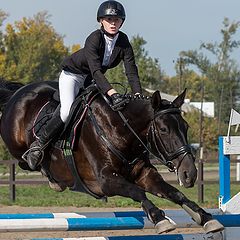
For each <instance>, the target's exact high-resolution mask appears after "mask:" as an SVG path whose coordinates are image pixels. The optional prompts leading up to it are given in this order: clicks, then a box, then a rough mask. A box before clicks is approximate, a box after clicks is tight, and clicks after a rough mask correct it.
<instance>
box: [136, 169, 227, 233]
mask: <svg viewBox="0 0 240 240" xmlns="http://www.w3.org/2000/svg"><path fill="white" fill-rule="evenodd" d="M136 183H137V184H138V185H139V186H141V187H142V188H143V189H144V190H145V191H147V192H150V193H152V194H154V195H156V196H158V197H162V198H165V199H168V200H170V201H171V202H174V203H176V204H178V205H180V206H181V207H182V208H183V209H184V210H185V211H186V212H187V213H188V214H189V215H190V216H191V217H192V218H193V220H194V221H195V222H196V223H198V224H199V225H201V226H203V228H204V230H205V231H206V232H217V231H222V230H223V229H224V227H223V225H222V224H220V223H219V222H218V221H217V220H214V219H213V217H212V215H211V214H210V213H207V212H206V211H204V210H203V209H202V208H201V207H199V206H198V205H197V204H196V203H195V202H193V201H191V200H189V199H188V198H187V197H186V196H185V195H184V194H183V193H182V192H180V191H179V190H178V189H176V188H175V187H173V186H171V185H170V184H168V183H167V182H165V181H164V180H163V178H162V176H161V175H160V174H159V173H158V172H157V170H156V169H155V168H153V167H152V168H151V167H148V168H145V169H143V170H142V172H141V175H140V176H139V177H138V179H137V180H136Z"/></svg>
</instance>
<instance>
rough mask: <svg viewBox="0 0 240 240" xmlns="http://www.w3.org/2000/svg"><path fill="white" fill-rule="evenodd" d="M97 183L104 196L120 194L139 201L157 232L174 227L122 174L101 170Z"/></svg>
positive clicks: (166, 230) (143, 193)
mask: <svg viewBox="0 0 240 240" xmlns="http://www.w3.org/2000/svg"><path fill="white" fill-rule="evenodd" d="M99 183H100V184H101V189H102V191H103V193H104V194H105V195H106V196H109V197H111V196H116V195H120V196H123V197H128V198H131V199H133V200H134V201H137V202H139V203H141V206H142V208H143V210H144V211H145V213H146V215H147V216H148V218H149V220H150V221H151V222H152V223H154V225H155V228H156V231H157V232H158V233H163V232H169V231H171V230H174V229H175V224H173V223H171V222H170V221H169V220H168V219H167V218H165V214H164V212H163V211H162V210H160V209H158V208H157V207H156V206H155V205H154V204H153V203H152V202H151V201H150V200H149V199H147V196H146V193H145V191H144V190H143V189H141V188H140V187H138V186H137V185H136V184H134V183H131V182H129V181H127V180H126V179H125V178H124V177H123V176H121V175H119V174H118V173H116V172H114V171H113V170H112V169H104V170H102V174H101V177H100V179H99Z"/></svg>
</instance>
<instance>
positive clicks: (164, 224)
mask: <svg viewBox="0 0 240 240" xmlns="http://www.w3.org/2000/svg"><path fill="white" fill-rule="evenodd" d="M155 229H156V232H157V233H158V234H161V233H166V232H170V231H173V230H175V229H176V225H175V224H173V223H171V222H170V221H169V220H168V219H164V220H162V221H160V222H158V223H157V224H156V225H155Z"/></svg>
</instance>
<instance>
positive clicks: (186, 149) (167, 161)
mask: <svg viewBox="0 0 240 240" xmlns="http://www.w3.org/2000/svg"><path fill="white" fill-rule="evenodd" d="M168 113H170V114H180V113H181V110H180V109H179V108H168V109H164V110H161V111H158V112H157V113H155V114H154V117H153V120H152V122H151V125H150V127H149V131H148V134H147V139H148V144H149V145H150V146H151V149H152V148H153V147H154V149H155V150H156V152H155V151H154V152H155V154H154V156H155V157H157V158H158V159H159V160H160V161H161V162H162V163H163V164H164V165H165V166H167V167H168V169H169V171H171V172H174V171H176V169H177V168H178V167H179V166H180V164H181V161H182V160H183V159H184V157H185V156H186V155H187V154H191V155H192V151H191V147H190V145H188V144H187V145H183V146H181V147H180V148H178V149H177V150H176V151H175V152H168V151H167V149H166V147H165V145H164V143H163V140H162V138H161V134H159V132H158V131H157V128H156V122H155V120H156V118H158V117H161V116H162V115H164V114H168ZM157 141H158V143H157ZM150 143H152V144H150ZM152 145H153V146H152ZM159 147H161V149H163V150H164V152H165V154H162V153H161V151H160V150H159ZM180 155H182V158H181V161H180V162H179V164H178V165H177V166H175V164H174V163H173V160H174V159H176V158H177V157H179V156H180Z"/></svg>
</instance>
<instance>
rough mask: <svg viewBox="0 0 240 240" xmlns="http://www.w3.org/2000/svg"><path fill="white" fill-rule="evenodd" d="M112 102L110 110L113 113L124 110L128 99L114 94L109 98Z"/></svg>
mask: <svg viewBox="0 0 240 240" xmlns="http://www.w3.org/2000/svg"><path fill="white" fill-rule="evenodd" d="M110 98H111V101H112V109H113V110H114V111H121V110H123V109H124V107H125V106H126V104H127V103H128V99H127V98H126V96H124V95H121V94H119V93H114V94H112V95H111V96H110Z"/></svg>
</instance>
